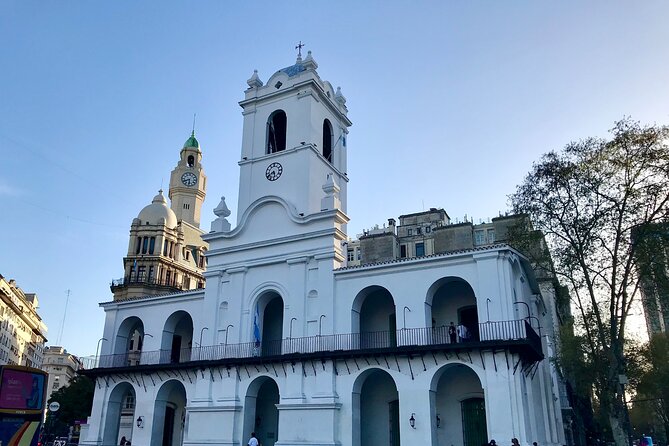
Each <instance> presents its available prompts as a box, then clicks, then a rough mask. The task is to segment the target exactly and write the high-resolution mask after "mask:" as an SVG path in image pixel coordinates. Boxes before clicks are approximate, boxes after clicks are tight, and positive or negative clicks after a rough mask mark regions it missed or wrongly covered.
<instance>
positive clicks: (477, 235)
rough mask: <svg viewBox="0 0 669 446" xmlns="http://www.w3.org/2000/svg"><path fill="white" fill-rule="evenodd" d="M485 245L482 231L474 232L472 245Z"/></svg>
mask: <svg viewBox="0 0 669 446" xmlns="http://www.w3.org/2000/svg"><path fill="white" fill-rule="evenodd" d="M484 243H485V233H484V231H483V229H477V230H476V231H474V245H483V244H484Z"/></svg>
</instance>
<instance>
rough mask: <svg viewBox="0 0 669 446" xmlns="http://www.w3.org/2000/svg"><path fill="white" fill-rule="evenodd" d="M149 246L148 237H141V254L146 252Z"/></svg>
mask: <svg viewBox="0 0 669 446" xmlns="http://www.w3.org/2000/svg"><path fill="white" fill-rule="evenodd" d="M148 247H149V238H148V237H143V238H142V254H146V251H147V249H148Z"/></svg>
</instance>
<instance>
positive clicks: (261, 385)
mask: <svg viewBox="0 0 669 446" xmlns="http://www.w3.org/2000/svg"><path fill="white" fill-rule="evenodd" d="M279 400H280V396H279V386H278V385H277V384H276V382H275V381H274V380H273V379H272V378H269V377H267V376H263V377H260V378H257V379H256V380H255V381H253V382H252V383H251V385H250V386H249V388H248V390H247V392H246V400H245V403H244V433H243V437H244V438H242V443H241V444H246V441H247V440H248V438H247V437H250V435H251V432H255V434H256V438H258V441H259V442H260V444H262V445H263V446H274V443H276V442H277V441H278V438H279V410H278V409H277V407H276V405H277V404H279Z"/></svg>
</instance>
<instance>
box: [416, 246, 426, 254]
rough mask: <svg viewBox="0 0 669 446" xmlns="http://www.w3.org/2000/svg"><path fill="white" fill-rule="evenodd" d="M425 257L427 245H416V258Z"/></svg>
mask: <svg viewBox="0 0 669 446" xmlns="http://www.w3.org/2000/svg"><path fill="white" fill-rule="evenodd" d="M424 255H425V243H416V257H422V256H424Z"/></svg>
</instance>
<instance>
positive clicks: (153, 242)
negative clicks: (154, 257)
mask: <svg viewBox="0 0 669 446" xmlns="http://www.w3.org/2000/svg"><path fill="white" fill-rule="evenodd" d="M155 248H156V238H155V237H151V239H150V240H149V254H153V251H154V250H155Z"/></svg>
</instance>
